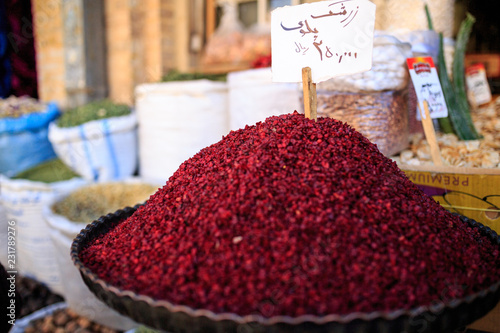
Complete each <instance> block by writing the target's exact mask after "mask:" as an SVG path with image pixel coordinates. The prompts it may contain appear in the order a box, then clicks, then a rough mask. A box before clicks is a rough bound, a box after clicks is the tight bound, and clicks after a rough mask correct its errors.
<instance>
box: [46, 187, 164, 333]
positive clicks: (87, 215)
mask: <svg viewBox="0 0 500 333" xmlns="http://www.w3.org/2000/svg"><path fill="white" fill-rule="evenodd" d="M157 189H158V186H157V185H154V184H151V183H149V182H145V181H142V180H141V179H139V178H128V179H125V180H123V181H109V182H100V183H93V184H87V185H86V186H82V187H80V188H78V189H75V190H74V191H71V192H70V193H67V194H66V195H64V196H59V197H58V198H55V199H54V200H52V201H51V202H50V203H48V204H46V205H45V206H44V207H43V211H42V215H43V219H44V221H45V223H46V224H47V228H48V230H49V234H50V239H51V241H52V243H53V245H54V248H55V249H56V254H55V255H54V259H53V260H55V262H56V264H57V266H58V271H59V273H60V275H61V279H62V285H63V292H62V293H61V294H62V295H63V296H64V299H65V301H66V303H67V305H68V307H69V308H70V309H71V310H72V311H74V312H75V313H77V314H79V315H82V316H85V317H86V318H88V319H90V320H92V321H94V322H97V323H100V324H103V325H107V326H108V327H111V328H115V329H120V330H126V329H131V328H132V327H135V326H137V325H136V324H135V323H134V322H133V321H131V320H130V319H128V318H126V317H124V316H121V315H120V314H119V313H117V312H116V311H114V310H112V309H110V308H109V307H108V306H106V305H105V304H104V303H102V302H101V301H99V300H98V299H97V298H96V297H95V296H94V295H93V294H92V293H91V292H90V291H89V290H88V288H87V287H86V286H85V284H84V283H83V281H82V279H81V276H80V273H79V272H78V270H77V269H76V267H75V266H74V265H73V264H72V262H71V257H70V256H69V252H70V247H71V243H72V242H73V239H74V238H75V237H76V235H78V233H79V232H80V231H81V230H82V229H84V228H85V227H86V225H87V224H89V223H91V222H92V221H94V220H97V219H98V218H99V217H101V216H104V215H106V214H109V213H114V212H115V211H116V210H118V209H121V208H123V207H126V206H134V205H136V204H140V203H143V202H144V201H146V200H147V199H148V198H149V197H150V195H152V194H153V193H154V192H156V190H157Z"/></svg>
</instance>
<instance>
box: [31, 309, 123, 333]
mask: <svg viewBox="0 0 500 333" xmlns="http://www.w3.org/2000/svg"><path fill="white" fill-rule="evenodd" d="M24 332H25V333H67V332H73V333H118V332H119V331H116V330H114V329H111V328H109V327H105V326H103V325H100V324H97V323H94V322H92V321H90V320H89V319H87V318H85V317H82V316H80V315H78V314H77V313H75V312H74V311H72V310H71V309H62V310H58V311H56V312H54V313H53V314H51V315H48V316H45V317H43V318H41V319H39V320H35V321H33V322H32V323H30V326H28V327H27V328H26V329H25V331H24Z"/></svg>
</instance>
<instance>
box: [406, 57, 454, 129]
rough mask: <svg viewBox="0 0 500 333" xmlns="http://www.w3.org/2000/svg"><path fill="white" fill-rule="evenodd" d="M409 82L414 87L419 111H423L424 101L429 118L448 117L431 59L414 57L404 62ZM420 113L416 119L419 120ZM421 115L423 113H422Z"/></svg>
mask: <svg viewBox="0 0 500 333" xmlns="http://www.w3.org/2000/svg"><path fill="white" fill-rule="evenodd" d="M406 62H407V64H408V70H409V71H410V76H411V80H412V82H413V85H414V86H415V93H416V95H417V99H418V105H419V107H420V110H422V111H423V110H424V101H425V102H427V106H428V108H429V113H430V115H431V118H433V119H434V118H445V117H448V108H447V107H446V101H445V99H444V94H443V90H442V89H441V83H440V82H439V76H438V74H437V70H436V66H434V61H433V60H432V57H415V58H408V59H407V60H406ZM420 113H421V112H417V119H418V120H421V119H422V118H421V116H420ZM422 113H423V112H422Z"/></svg>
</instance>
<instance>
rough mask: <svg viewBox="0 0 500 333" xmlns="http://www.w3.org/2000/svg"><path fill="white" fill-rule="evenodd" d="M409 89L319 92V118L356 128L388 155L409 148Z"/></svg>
mask: <svg viewBox="0 0 500 333" xmlns="http://www.w3.org/2000/svg"><path fill="white" fill-rule="evenodd" d="M406 95H407V93H406V90H401V91H384V92H372V93H352V92H336V91H328V90H318V116H320V117H330V118H333V119H337V120H340V121H343V122H346V123H348V124H349V125H351V126H353V127H354V128H355V129H356V130H358V131H359V132H361V133H362V134H363V135H364V136H366V137H367V138H368V139H369V140H370V141H371V142H373V143H375V144H377V147H378V149H379V150H380V151H381V152H382V153H383V154H384V155H386V156H391V155H394V154H396V153H398V152H400V151H402V150H403V149H405V148H407V147H408V113H407V98H406Z"/></svg>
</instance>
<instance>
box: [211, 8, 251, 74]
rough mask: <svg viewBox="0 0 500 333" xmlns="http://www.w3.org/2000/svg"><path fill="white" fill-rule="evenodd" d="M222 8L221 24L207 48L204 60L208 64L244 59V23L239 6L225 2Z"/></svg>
mask: <svg viewBox="0 0 500 333" xmlns="http://www.w3.org/2000/svg"><path fill="white" fill-rule="evenodd" d="M222 10H223V12H222V17H221V21H220V24H219V26H218V27H217V29H216V30H215V32H214V33H213V34H212V35H211V36H210V38H209V40H208V42H207V46H206V48H205V54H204V56H203V62H204V63H205V64H207V65H208V64H217V63H224V62H239V61H241V60H242V54H241V44H242V43H243V24H242V23H241V22H240V21H239V19H238V11H237V10H238V8H237V6H236V4H235V3H232V2H224V3H222Z"/></svg>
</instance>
